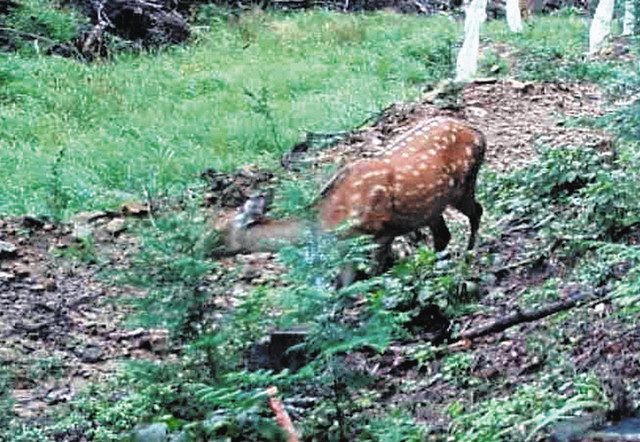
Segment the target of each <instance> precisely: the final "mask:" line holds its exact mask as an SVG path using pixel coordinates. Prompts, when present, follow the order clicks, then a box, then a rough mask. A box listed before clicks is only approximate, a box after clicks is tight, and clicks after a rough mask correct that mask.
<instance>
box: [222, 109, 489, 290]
mask: <svg viewBox="0 0 640 442" xmlns="http://www.w3.org/2000/svg"><path fill="white" fill-rule="evenodd" d="M485 148H486V140H485V137H484V135H483V134H482V133H481V132H480V131H478V130H476V129H474V128H472V127H470V126H469V125H467V124H466V123H464V122H462V121H459V120H456V119H453V118H436V119H434V120H431V121H424V122H422V123H420V124H418V125H416V126H415V127H414V128H413V129H411V130H410V131H409V132H407V133H406V134H404V135H403V136H402V137H400V138H399V139H397V140H396V142H395V143H394V144H393V145H392V146H391V147H390V149H389V151H388V152H387V153H386V154H385V155H383V156H381V157H378V158H372V159H366V160H359V161H356V162H354V163H351V164H348V165H347V166H345V167H343V168H342V169H341V170H340V171H339V172H338V173H336V174H335V175H334V177H333V178H332V179H331V180H330V181H329V182H328V183H327V185H325V186H324V188H323V189H322V190H321V191H320V193H319V197H318V200H317V202H316V203H315V204H314V207H315V208H316V209H317V211H318V216H317V222H316V225H317V227H319V228H320V229H321V230H323V231H331V230H333V229H335V228H336V227H338V226H339V225H342V224H344V223H348V224H347V226H348V227H347V229H346V232H347V235H360V234H367V235H371V236H372V237H373V239H374V240H375V241H376V242H377V243H378V245H379V247H378V249H377V251H376V254H375V255H376V256H375V260H376V263H377V264H376V269H375V270H376V271H377V272H379V273H380V272H383V271H385V270H387V269H388V268H389V266H390V265H391V264H392V253H391V243H392V241H393V239H394V238H395V237H397V236H401V235H404V234H407V233H410V232H414V231H417V230H418V229H421V228H423V227H429V229H430V230H431V232H432V234H433V242H434V248H435V250H436V251H438V252H439V251H442V250H444V249H445V248H446V246H447V244H448V243H449V241H450V239H451V234H450V232H449V229H448V228H447V226H446V224H445V222H444V218H443V216H442V213H443V211H444V209H445V208H446V207H447V206H453V207H454V208H455V209H457V210H459V211H460V212H462V213H463V214H464V215H466V216H467V218H469V222H470V225H471V234H470V237H469V242H468V248H469V249H472V248H473V246H474V244H475V240H476V234H477V231H478V228H479V225H480V217H481V216H482V206H481V205H480V204H479V203H478V202H477V201H476V199H475V186H476V177H477V175H478V170H479V169H480V166H481V164H482V162H483V159H484V152H485ZM264 206H265V204H264V199H262V198H261V197H253V198H251V199H249V200H248V201H247V202H246V203H245V204H244V205H243V207H242V208H240V209H239V210H238V212H237V214H236V215H235V216H234V217H233V219H232V220H229V221H227V220H225V221H224V223H223V226H222V228H221V229H220V238H221V240H222V243H223V246H224V249H223V250H224V251H225V254H236V253H247V252H249V253H250V252H257V251H272V250H274V244H277V243H278V241H280V242H281V241H285V242H296V241H299V240H301V239H302V238H303V237H304V232H305V230H307V229H309V228H314V227H316V226H313V225H311V226H310V225H309V223H308V222H305V221H301V220H297V219H285V220H270V219H267V218H265V216H264V208H265V207H264ZM354 276H355V275H354V274H353V273H352V272H347V273H346V274H343V277H342V284H346V283H349V282H351V280H352V279H353V277H354Z"/></svg>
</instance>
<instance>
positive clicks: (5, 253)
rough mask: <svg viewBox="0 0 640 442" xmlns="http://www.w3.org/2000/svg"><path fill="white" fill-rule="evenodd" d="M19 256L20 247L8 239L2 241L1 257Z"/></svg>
mask: <svg viewBox="0 0 640 442" xmlns="http://www.w3.org/2000/svg"><path fill="white" fill-rule="evenodd" d="M16 256H18V247H17V246H16V245H15V244H13V243H10V242H8V241H0V259H8V258H15V257H16Z"/></svg>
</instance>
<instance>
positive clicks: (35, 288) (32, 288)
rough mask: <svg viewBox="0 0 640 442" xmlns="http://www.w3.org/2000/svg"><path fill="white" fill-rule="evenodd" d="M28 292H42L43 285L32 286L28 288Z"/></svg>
mask: <svg viewBox="0 0 640 442" xmlns="http://www.w3.org/2000/svg"><path fill="white" fill-rule="evenodd" d="M29 290H31V291H32V292H44V285H43V284H33V285H32V286H31V287H29Z"/></svg>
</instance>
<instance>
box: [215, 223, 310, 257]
mask: <svg viewBox="0 0 640 442" xmlns="http://www.w3.org/2000/svg"><path fill="white" fill-rule="evenodd" d="M311 229H313V224H312V223H311V222H309V221H307V220H302V219H298V218H290V219H284V220H265V221H262V222H260V223H258V224H254V225H251V226H248V227H245V228H234V229H231V230H230V231H228V232H225V233H224V234H223V242H224V244H225V247H226V248H227V250H229V251H231V252H238V253H243V252H244V253H253V252H275V251H277V250H278V249H280V248H281V247H282V246H283V245H290V244H297V243H300V242H302V240H303V239H304V236H305V233H306V232H308V231H309V230H311Z"/></svg>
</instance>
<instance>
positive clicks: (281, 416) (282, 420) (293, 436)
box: [266, 387, 300, 442]
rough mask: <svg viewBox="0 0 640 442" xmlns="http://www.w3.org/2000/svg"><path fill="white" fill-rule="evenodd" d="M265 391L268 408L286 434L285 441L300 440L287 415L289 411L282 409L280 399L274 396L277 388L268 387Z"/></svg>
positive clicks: (295, 441)
mask: <svg viewBox="0 0 640 442" xmlns="http://www.w3.org/2000/svg"><path fill="white" fill-rule="evenodd" d="M266 393H267V396H269V399H268V401H267V402H268V404H269V408H271V411H273V413H274V414H275V415H276V422H277V423H278V426H279V427H280V428H282V431H284V432H285V434H286V435H287V442H300V439H299V438H298V434H297V433H296V429H295V428H294V426H293V422H291V418H290V417H289V413H287V410H285V409H284V406H283V405H282V402H281V401H280V399H278V398H277V397H276V394H278V389H277V388H276V387H269V388H267V391H266Z"/></svg>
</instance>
